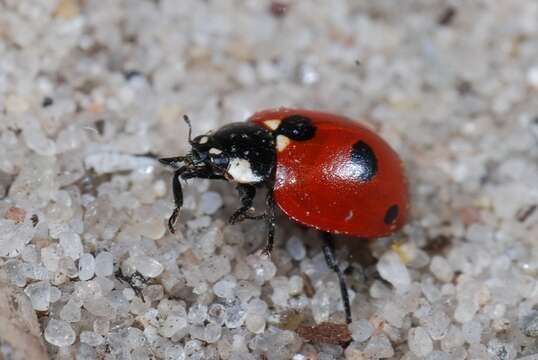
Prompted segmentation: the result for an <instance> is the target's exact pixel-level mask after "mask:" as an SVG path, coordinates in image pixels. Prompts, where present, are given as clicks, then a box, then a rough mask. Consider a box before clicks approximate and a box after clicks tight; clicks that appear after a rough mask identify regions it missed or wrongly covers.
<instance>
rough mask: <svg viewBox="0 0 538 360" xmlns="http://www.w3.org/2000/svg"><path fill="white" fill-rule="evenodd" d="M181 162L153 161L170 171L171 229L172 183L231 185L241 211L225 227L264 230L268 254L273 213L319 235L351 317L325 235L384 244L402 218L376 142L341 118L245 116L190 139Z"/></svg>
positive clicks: (398, 169)
mask: <svg viewBox="0 0 538 360" xmlns="http://www.w3.org/2000/svg"><path fill="white" fill-rule="evenodd" d="M184 119H185V121H186V122H187V124H188V125H189V143H190V145H191V147H192V149H191V151H190V152H189V153H188V154H186V155H185V156H179V157H171V158H163V159H159V160H160V162H161V163H163V164H165V165H168V166H171V167H173V168H174V169H175V173H174V177H173V181H172V182H173V183H172V189H173V193H174V200H175V205H176V208H175V209H174V211H173V213H172V215H171V217H170V219H169V221H168V226H169V229H170V231H171V232H172V233H173V232H174V224H175V222H176V220H177V216H178V214H179V210H180V208H181V206H182V205H183V194H182V189H181V184H180V181H179V179H180V178H182V179H191V178H204V179H221V180H227V181H229V182H232V183H234V184H235V185H236V188H237V191H238V193H239V198H240V202H241V206H240V207H239V208H238V209H237V210H236V211H235V212H234V213H233V215H232V216H231V217H230V219H229V222H230V223H231V224H235V223H237V222H240V221H243V220H246V219H252V220H256V219H259V220H264V221H265V223H266V224H267V229H268V230H267V243H266V245H265V248H264V252H265V253H266V254H270V253H271V250H272V248H273V239H274V232H275V218H276V208H277V207H278V208H279V209H280V210H281V211H283V212H284V213H285V214H286V215H287V216H288V217H290V218H291V219H293V220H295V221H296V222H298V223H301V224H303V225H306V226H308V227H313V228H316V229H318V230H320V231H321V232H322V237H323V240H324V241H323V252H324V255H325V260H326V261H327V264H328V266H329V267H330V268H331V269H332V270H333V271H335V272H336V274H337V275H338V279H339V282H340V289H341V293H342V299H343V302H344V308H345V312H346V320H347V322H348V323H349V322H351V310H350V305H349V299H348V292H347V287H346V284H345V281H344V276H343V274H342V271H341V270H340V268H339V267H338V264H337V262H336V258H335V256H334V242H333V237H332V236H333V234H346V235H351V236H355V237H359V238H376V237H381V236H386V235H389V234H391V233H393V232H394V231H396V230H398V229H399V228H401V227H402V226H403V225H404V224H405V222H406V218H407V210H408V190H407V182H406V178H405V175H404V170H403V166H402V162H401V160H400V158H399V157H398V155H397V154H396V152H395V151H394V150H393V149H392V148H391V147H390V146H389V145H388V144H387V143H386V142H385V141H384V140H383V139H382V138H381V137H379V136H378V135H377V134H375V133H374V132H373V131H371V130H369V129H368V128H366V127H365V126H363V125H361V124H359V123H357V122H354V121H352V120H350V119H347V118H345V117H342V116H339V115H334V114H329V113H323V112H318V111H310V110H303V109H287V108H279V109H275V110H266V111H262V112H258V113H256V114H254V115H252V116H251V117H250V118H249V119H248V120H247V121H246V122H237V123H231V124H228V125H225V126H223V127H221V128H220V129H218V130H216V131H214V132H209V133H207V134H205V135H200V136H197V137H195V138H194V139H192V138H191V132H192V129H191V125H190V122H189V119H188V118H187V117H184ZM260 187H265V188H266V189H267V195H266V209H265V211H264V212H263V213H262V214H255V213H254V209H253V208H252V203H253V201H254V198H255V195H256V190H257V189H258V188H260Z"/></svg>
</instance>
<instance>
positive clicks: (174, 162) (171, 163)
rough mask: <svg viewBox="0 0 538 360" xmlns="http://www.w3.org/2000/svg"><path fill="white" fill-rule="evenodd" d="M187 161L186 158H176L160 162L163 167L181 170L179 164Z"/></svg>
mask: <svg viewBox="0 0 538 360" xmlns="http://www.w3.org/2000/svg"><path fill="white" fill-rule="evenodd" d="M183 160H185V156H174V157H169V158H160V159H159V162H160V163H161V164H163V165H166V166H170V167H173V168H174V169H179V164H180V163H182V162H183Z"/></svg>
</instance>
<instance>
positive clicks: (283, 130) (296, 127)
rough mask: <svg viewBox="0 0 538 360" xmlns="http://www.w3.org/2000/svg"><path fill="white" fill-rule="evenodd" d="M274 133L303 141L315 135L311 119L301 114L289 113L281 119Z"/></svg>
mask: <svg viewBox="0 0 538 360" xmlns="http://www.w3.org/2000/svg"><path fill="white" fill-rule="evenodd" d="M276 133H277V134H279V135H284V136H287V137H289V138H290V139H292V140H297V141H305V140H310V139H312V138H313V137H314V135H316V127H315V126H314V125H313V124H312V120H310V119H309V118H307V117H304V116H301V115H291V116H288V117H287V118H284V119H282V122H281V123H280V126H279V127H278V129H276Z"/></svg>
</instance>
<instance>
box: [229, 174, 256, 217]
mask: <svg viewBox="0 0 538 360" xmlns="http://www.w3.org/2000/svg"><path fill="white" fill-rule="evenodd" d="M236 189H237V192H238V193H239V198H240V199H241V207H240V208H239V209H237V210H236V211H235V212H234V213H233V214H232V216H230V219H229V220H228V223H229V224H232V225H233V224H236V223H238V222H240V221H243V220H245V219H253V218H256V217H255V216H252V215H250V214H249V212H251V211H252V203H253V202H254V197H255V196H256V188H255V187H254V186H253V185H250V184H239V185H237V187H236Z"/></svg>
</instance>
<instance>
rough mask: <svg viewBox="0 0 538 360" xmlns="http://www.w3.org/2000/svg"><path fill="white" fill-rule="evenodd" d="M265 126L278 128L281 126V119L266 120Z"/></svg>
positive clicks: (273, 128) (272, 128)
mask: <svg viewBox="0 0 538 360" xmlns="http://www.w3.org/2000/svg"><path fill="white" fill-rule="evenodd" d="M263 123H264V124H265V126H267V127H268V128H269V129H271V130H276V129H278V127H279V126H280V123H281V121H280V120H265V121H264V122H263Z"/></svg>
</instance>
